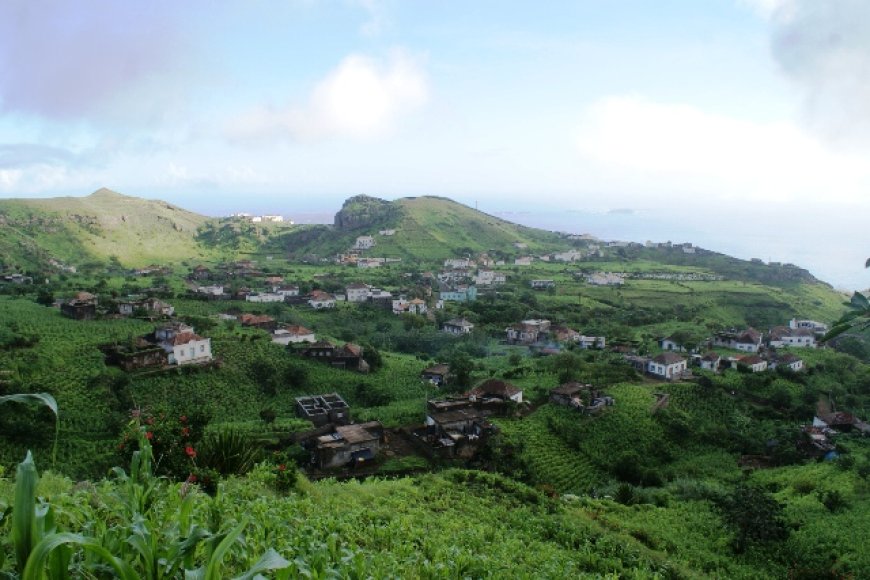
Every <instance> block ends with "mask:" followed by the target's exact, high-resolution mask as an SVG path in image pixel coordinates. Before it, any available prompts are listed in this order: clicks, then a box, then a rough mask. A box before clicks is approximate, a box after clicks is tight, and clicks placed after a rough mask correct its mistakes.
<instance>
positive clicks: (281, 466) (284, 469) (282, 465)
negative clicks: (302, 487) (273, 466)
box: [278, 463, 287, 471]
mask: <svg viewBox="0 0 870 580" xmlns="http://www.w3.org/2000/svg"><path fill="white" fill-rule="evenodd" d="M286 470H287V466H286V465H284V464H283V463H282V464H281V465H279V466H278V471H286Z"/></svg>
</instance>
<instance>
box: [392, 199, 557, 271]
mask: <svg viewBox="0 0 870 580" xmlns="http://www.w3.org/2000/svg"><path fill="white" fill-rule="evenodd" d="M396 203H398V204H399V205H400V206H401V207H402V209H403V210H404V212H403V213H404V217H403V219H402V220H401V222H400V223H399V224H398V225H397V228H396V234H395V235H394V236H391V237H380V238H378V244H379V246H380V247H381V248H382V249H384V251H387V252H389V251H395V252H396V253H398V254H400V255H403V256H408V257H409V258H410V257H416V258H418V259H425V260H443V259H444V258H446V257H451V256H456V255H460V251H461V250H466V251H467V250H468V249H470V250H471V251H473V252H483V251H489V250H498V251H503V252H508V253H511V254H517V255H519V254H523V253H527V252H529V251H532V252H534V251H546V250H548V249H551V248H553V247H561V246H562V245H563V244H560V242H559V240H560V236H558V235H557V234H554V233H551V232H546V231H544V230H537V229H534V228H527V227H524V226H520V225H517V224H513V223H511V222H508V221H505V220H502V219H500V218H497V217H493V216H490V215H487V214H485V213H482V212H479V211H477V210H474V209H472V208H470V207H467V206H464V205H462V204H459V203H456V202H454V201H451V200H449V199H444V198H441V197H414V198H406V199H400V200H398V201H397V202H396ZM514 242H522V243H525V244H527V245H528V247H529V249H528V250H518V249H516V248H514V246H513V243H514Z"/></svg>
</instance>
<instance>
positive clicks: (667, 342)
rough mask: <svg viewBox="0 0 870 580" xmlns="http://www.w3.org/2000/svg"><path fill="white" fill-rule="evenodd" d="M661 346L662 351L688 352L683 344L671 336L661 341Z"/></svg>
mask: <svg viewBox="0 0 870 580" xmlns="http://www.w3.org/2000/svg"><path fill="white" fill-rule="evenodd" d="M659 344H660V345H661V348H662V350H669V351H676V352H686V348H685V347H684V346H683V345H682V344H680V343H679V342H677V341H675V340H674V339H673V338H671V337H670V336H669V337H667V338H663V339H662V340H660V341H659Z"/></svg>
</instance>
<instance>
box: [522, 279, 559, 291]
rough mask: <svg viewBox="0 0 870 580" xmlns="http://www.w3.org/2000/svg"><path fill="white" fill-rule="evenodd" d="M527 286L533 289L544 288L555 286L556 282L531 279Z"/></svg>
mask: <svg viewBox="0 0 870 580" xmlns="http://www.w3.org/2000/svg"><path fill="white" fill-rule="evenodd" d="M529 286H531V287H532V288H534V289H535V290H546V289H547V288H555V287H556V283H555V282H554V281H553V280H532V281H530V282H529Z"/></svg>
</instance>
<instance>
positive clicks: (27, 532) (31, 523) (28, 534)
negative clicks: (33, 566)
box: [12, 451, 39, 570]
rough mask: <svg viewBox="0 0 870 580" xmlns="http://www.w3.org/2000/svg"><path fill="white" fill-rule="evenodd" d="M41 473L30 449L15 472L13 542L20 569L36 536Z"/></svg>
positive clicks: (25, 561)
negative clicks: (37, 487) (37, 494)
mask: <svg viewBox="0 0 870 580" xmlns="http://www.w3.org/2000/svg"><path fill="white" fill-rule="evenodd" d="M38 482H39V474H37V472H36V464H35V463H33V455H31V453H30V451H28V452H27V456H26V457H25V458H24V461H22V462H21V463H19V464H18V470H17V471H16V473H15V504H14V506H13V508H12V543H13V545H14V546H15V557H16V559H17V560H18V569H19V570H22V569H23V568H24V566H25V564H26V563H27V560H28V558H30V552H31V551H32V550H33V546H34V544H35V543H36V542H35V536H36V513H35V509H36V484H37V483H38Z"/></svg>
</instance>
